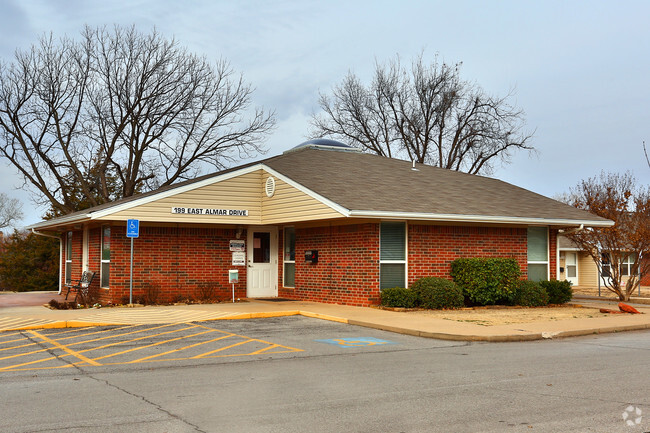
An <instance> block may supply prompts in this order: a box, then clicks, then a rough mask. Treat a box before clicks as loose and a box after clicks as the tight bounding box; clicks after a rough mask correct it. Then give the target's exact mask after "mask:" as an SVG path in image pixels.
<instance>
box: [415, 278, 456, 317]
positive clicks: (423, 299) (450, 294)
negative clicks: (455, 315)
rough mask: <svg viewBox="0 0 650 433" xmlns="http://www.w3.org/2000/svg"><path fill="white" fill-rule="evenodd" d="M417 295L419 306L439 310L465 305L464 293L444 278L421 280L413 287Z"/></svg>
mask: <svg viewBox="0 0 650 433" xmlns="http://www.w3.org/2000/svg"><path fill="white" fill-rule="evenodd" d="M411 290H412V291H413V292H414V293H415V294H416V295H417V302H418V306H420V307H422V308H429V309H434V310H438V309H441V308H460V307H462V306H463V305H464V304H463V291H462V290H461V289H460V287H458V286H457V285H456V284H455V283H454V282H453V281H449V280H445V279H444V278H435V277H426V278H420V279H419V280H417V281H416V282H414V283H413V284H412V285H411Z"/></svg>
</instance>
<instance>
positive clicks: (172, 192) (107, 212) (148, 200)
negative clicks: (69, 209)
mask: <svg viewBox="0 0 650 433" xmlns="http://www.w3.org/2000/svg"><path fill="white" fill-rule="evenodd" d="M262 168H263V166H262V164H255V165H252V166H250V167H246V168H242V169H240V170H235V171H232V172H230V173H226V174H222V175H220V176H215V177H211V178H210V179H205V180H202V181H200V182H194V183H191V184H189V185H185V186H181V187H178V188H172V189H170V190H167V191H164V192H161V193H158V194H152V195H150V196H147V197H143V198H141V199H136V200H133V201H130V202H128V203H124V204H121V205H116V206H112V207H109V208H106V209H104V210H101V211H97V212H93V213H91V214H90V218H91V219H99V218H103V217H106V216H109V215H112V214H114V213H117V212H121V211H124V210H128V209H131V208H133V207H136V206H142V205H143V204H147V203H151V202H153V201H156V200H160V199H163V198H167V197H172V196H175V195H177V194H181V193H183V192H187V191H192V190H194V189H197V188H201V187H204V186H208V185H212V184H214V183H218V182H222V181H224V180H228V179H232V178H235V177H238V176H241V175H244V174H249V173H253V172H255V171H257V170H260V169H262ZM103 219H105V218H103Z"/></svg>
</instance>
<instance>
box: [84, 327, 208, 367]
mask: <svg viewBox="0 0 650 433" xmlns="http://www.w3.org/2000/svg"><path fill="white" fill-rule="evenodd" d="M209 332H210V331H201V332H197V333H196V334H191V335H184V336H182V337H176V338H172V339H170V340H164V341H159V342H157V343H151V344H147V345H146V346H138V347H134V348H132V349H127V350H123V351H121V352H116V353H111V354H110V355H104V356H100V357H99V358H94V359H95V360H98V359H105V358H110V357H112V356H117V355H123V354H125V353H129V352H135V351H136V350H142V349H147V348H149V347H154V346H160V345H161V344H166V343H171V342H172V341H178V340H184V339H186V338H189V337H195V336H197V335H202V334H207V333H209ZM132 362H135V361H129V362H128V363H129V364H130V363H132Z"/></svg>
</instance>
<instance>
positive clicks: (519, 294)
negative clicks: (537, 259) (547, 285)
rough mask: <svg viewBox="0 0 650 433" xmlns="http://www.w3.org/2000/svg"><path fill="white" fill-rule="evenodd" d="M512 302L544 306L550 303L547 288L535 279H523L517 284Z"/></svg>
mask: <svg viewBox="0 0 650 433" xmlns="http://www.w3.org/2000/svg"><path fill="white" fill-rule="evenodd" d="M511 299H512V304H514V305H521V306H522V307H543V306H544V305H548V294H547V293H546V289H544V288H543V287H542V286H540V285H539V284H538V283H536V282H534V281H528V280H521V281H519V282H518V283H517V284H516V287H515V291H514V294H513V296H512V298H511Z"/></svg>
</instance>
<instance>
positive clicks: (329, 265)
mask: <svg viewBox="0 0 650 433" xmlns="http://www.w3.org/2000/svg"><path fill="white" fill-rule="evenodd" d="M305 250H318V263H315V264H308V263H305V261H304V254H305ZM280 261H281V260H278V262H280ZM279 270H280V273H279V280H280V281H279V282H280V286H281V284H282V268H280V269H279ZM279 294H280V296H282V297H288V298H291V299H300V300H305V301H316V302H327V303H337V304H347V305H359V306H364V305H370V304H377V303H378V302H379V224H351V225H344V226H326V227H316V228H296V287H295V289H286V288H282V289H281V290H280V293H279Z"/></svg>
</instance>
